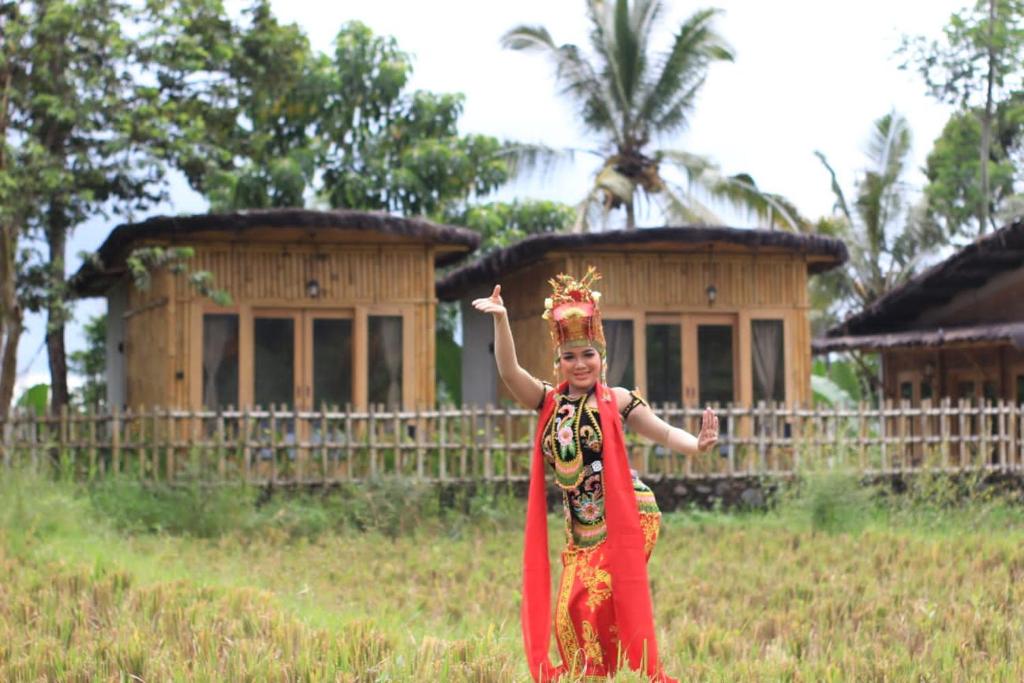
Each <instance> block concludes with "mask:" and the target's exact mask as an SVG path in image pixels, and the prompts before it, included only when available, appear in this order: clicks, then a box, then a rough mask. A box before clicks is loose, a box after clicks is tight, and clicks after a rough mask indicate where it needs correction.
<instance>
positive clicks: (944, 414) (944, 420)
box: [939, 396, 953, 467]
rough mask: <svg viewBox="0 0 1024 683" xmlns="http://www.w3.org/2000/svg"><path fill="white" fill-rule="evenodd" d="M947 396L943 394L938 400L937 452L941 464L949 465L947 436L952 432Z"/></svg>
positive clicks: (950, 463)
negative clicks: (939, 455) (940, 458)
mask: <svg viewBox="0 0 1024 683" xmlns="http://www.w3.org/2000/svg"><path fill="white" fill-rule="evenodd" d="M949 411H950V404H949V397H948V396H943V397H942V399H941V400H940V402H939V438H940V439H941V441H940V445H939V452H940V454H941V457H942V466H943V467H950V466H951V465H952V464H953V463H952V461H951V460H950V450H949V437H950V433H951V432H952V427H951V425H950V421H949Z"/></svg>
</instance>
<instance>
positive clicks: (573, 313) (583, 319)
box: [543, 266, 605, 358]
mask: <svg viewBox="0 0 1024 683" xmlns="http://www.w3.org/2000/svg"><path fill="white" fill-rule="evenodd" d="M600 279H601V275H600V273H598V272H597V269H596V268H594V266H589V267H588V268H587V273H586V275H584V276H583V277H581V278H580V279H579V280H577V279H576V278H574V277H573V276H571V275H567V274H565V273H561V274H559V275H558V276H556V277H555V278H553V279H551V280H549V281H548V282H549V283H550V284H551V288H552V290H553V291H552V293H551V296H550V297H548V298H547V299H545V300H544V316H543V317H544V319H545V320H547V321H548V327H549V328H550V331H551V343H552V344H553V345H554V347H555V353H556V354H557V353H560V352H561V350H562V349H565V348H570V347H580V346H593V347H594V348H596V349H597V351H598V353H600V354H601V356H602V358H603V357H604V355H605V341H604V329H603V328H602V326H601V311H600V309H599V308H598V303H599V302H600V301H601V292H598V291H595V290H593V289H592V288H591V287H592V286H593V284H594V283H595V282H597V281H598V280H600Z"/></svg>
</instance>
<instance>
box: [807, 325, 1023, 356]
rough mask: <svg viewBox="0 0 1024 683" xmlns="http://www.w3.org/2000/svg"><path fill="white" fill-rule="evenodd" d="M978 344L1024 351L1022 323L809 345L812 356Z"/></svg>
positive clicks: (867, 336)
mask: <svg viewBox="0 0 1024 683" xmlns="http://www.w3.org/2000/svg"><path fill="white" fill-rule="evenodd" d="M979 342H1009V343H1011V344H1013V345H1014V346H1016V347H1017V348H1024V322H1019V323H1005V324H995V325H968V326H963V327H947V328H942V327H939V328H933V329H927V330H908V331H905V332H892V333H888V334H862V335H853V336H846V337H818V338H817V339H815V340H814V341H813V342H811V347H812V349H813V351H814V353H827V352H829V351H849V350H851V349H869V350H881V349H892V348H914V347H932V348H937V347H941V346H957V345H964V344H973V343H979Z"/></svg>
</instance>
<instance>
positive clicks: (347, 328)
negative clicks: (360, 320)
mask: <svg viewBox="0 0 1024 683" xmlns="http://www.w3.org/2000/svg"><path fill="white" fill-rule="evenodd" d="M312 330H313V331H312V335H313V340H312V342H313V353H312V358H313V367H312V369H311V371H312V375H313V405H312V408H313V409H314V410H319V409H320V407H321V406H324V405H326V406H327V407H328V408H334V407H338V408H342V409H344V408H345V406H346V404H349V403H351V402H352V320H351V319H350V318H313V325H312Z"/></svg>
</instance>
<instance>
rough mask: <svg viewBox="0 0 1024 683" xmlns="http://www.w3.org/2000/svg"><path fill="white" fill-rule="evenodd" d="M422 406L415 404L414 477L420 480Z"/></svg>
mask: <svg viewBox="0 0 1024 683" xmlns="http://www.w3.org/2000/svg"><path fill="white" fill-rule="evenodd" d="M423 432H424V428H423V406H422V404H418V405H417V406H416V478H417V479H420V480H422V479H423V474H424V463H423V460H424V455H425V453H424V443H423Z"/></svg>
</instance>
